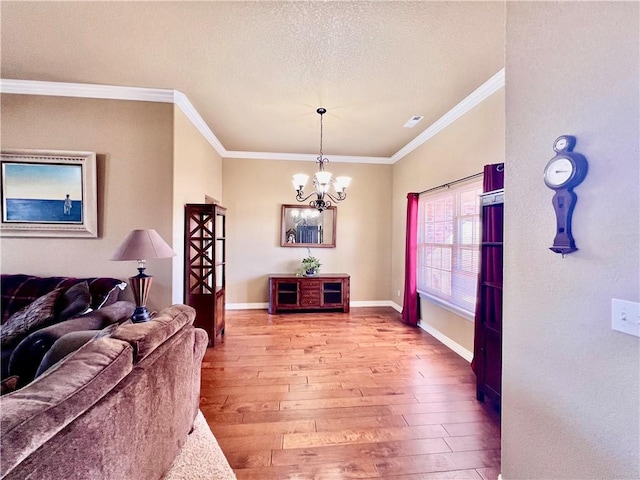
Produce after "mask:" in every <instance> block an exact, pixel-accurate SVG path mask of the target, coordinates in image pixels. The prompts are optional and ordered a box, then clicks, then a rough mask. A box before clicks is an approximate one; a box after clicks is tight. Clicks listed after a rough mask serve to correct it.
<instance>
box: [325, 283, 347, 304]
mask: <svg viewBox="0 0 640 480" xmlns="http://www.w3.org/2000/svg"><path fill="white" fill-rule="evenodd" d="M343 302H344V285H343V282H342V280H337V279H336V280H325V281H324V282H322V305H323V306H325V307H342V304H343Z"/></svg>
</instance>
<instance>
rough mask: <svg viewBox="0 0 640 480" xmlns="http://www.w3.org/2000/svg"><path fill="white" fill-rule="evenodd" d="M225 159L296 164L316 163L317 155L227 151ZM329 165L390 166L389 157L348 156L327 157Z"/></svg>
mask: <svg viewBox="0 0 640 480" xmlns="http://www.w3.org/2000/svg"><path fill="white" fill-rule="evenodd" d="M224 157H225V158H248V159H253V160H286V161H297V162H300V161H302V162H316V161H317V160H318V155H313V154H309V153H271V152H238V151H227V152H226V153H225V155H224ZM329 163H375V164H380V165H390V164H391V158H389V157H360V156H349V155H329Z"/></svg>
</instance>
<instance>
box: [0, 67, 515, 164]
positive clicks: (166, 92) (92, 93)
mask: <svg viewBox="0 0 640 480" xmlns="http://www.w3.org/2000/svg"><path fill="white" fill-rule="evenodd" d="M504 84H505V73H504V68H503V69H502V70H500V71H499V72H498V73H496V74H495V75H493V76H492V77H491V78H490V79H489V80H487V81H486V82H484V83H483V84H482V85H480V86H479V87H478V88H477V89H476V90H474V91H473V92H472V93H471V94H470V95H469V96H467V97H466V98H465V99H464V100H462V101H461V102H460V103H458V104H457V105H456V106H455V107H453V108H452V109H451V110H449V111H448V112H447V113H446V114H444V115H443V116H442V117H441V118H440V119H438V120H437V121H436V122H435V123H433V124H432V125H431V126H429V127H428V128H427V129H426V130H424V131H423V132H422V133H421V134H420V135H418V136H417V137H416V138H414V139H413V140H412V141H411V142H409V143H408V144H406V145H405V146H404V147H402V148H401V149H400V150H398V151H397V152H396V153H395V154H394V155H393V156H391V157H365V156H348V155H335V156H331V157H330V159H329V160H330V162H333V163H371V164H378V165H392V164H394V163H396V162H398V161H399V160H401V159H402V158H404V157H405V156H406V155H408V154H409V153H411V152H412V151H414V150H415V149H416V148H418V147H419V146H420V145H422V144H423V143H425V142H426V141H427V140H429V139H430V138H432V137H433V136H435V135H436V134H437V133H439V132H441V131H442V130H444V129H445V128H446V127H448V126H449V125H451V124H452V123H453V122H455V121H456V120H457V119H458V118H460V117H462V116H463V115H464V114H465V113H467V112H468V111H469V110H471V109H473V108H474V107H475V106H477V105H478V104H479V103H481V102H482V101H483V100H485V99H486V98H488V97H489V96H491V95H492V94H494V93H495V92H497V91H498V90H500V88H502V87H504ZM2 93H5V94H16V95H47V96H54V97H78V98H98V99H108V100H133V101H139V102H160V103H173V104H174V105H177V106H178V108H180V110H182V112H183V113H184V114H185V116H186V117H187V118H188V119H189V120H190V121H191V123H192V124H193V126H194V127H196V129H197V130H198V131H199V132H200V133H201V134H202V136H203V137H204V138H205V139H206V140H207V141H208V142H209V144H210V145H211V146H212V147H213V149H214V150H215V151H216V152H217V153H218V155H220V156H221V157H223V158H245V159H255V160H290V161H305V162H315V161H316V160H317V158H318V157H317V155H312V154H306V153H271V152H241V151H229V150H227V149H226V148H224V145H222V143H221V142H220V140H218V138H217V137H216V136H215V134H214V133H213V131H211V129H210V128H209V126H208V125H207V124H206V123H205V121H204V120H203V118H202V117H201V116H200V114H199V113H198V111H197V110H196V109H195V107H194V106H193V105H192V104H191V102H190V101H189V99H188V98H187V96H186V95H185V94H184V93H182V92H180V91H178V90H171V89H161V88H143V87H123V86H117V85H93V84H87V83H64V82H43V81H39V80H13V79H0V94H2Z"/></svg>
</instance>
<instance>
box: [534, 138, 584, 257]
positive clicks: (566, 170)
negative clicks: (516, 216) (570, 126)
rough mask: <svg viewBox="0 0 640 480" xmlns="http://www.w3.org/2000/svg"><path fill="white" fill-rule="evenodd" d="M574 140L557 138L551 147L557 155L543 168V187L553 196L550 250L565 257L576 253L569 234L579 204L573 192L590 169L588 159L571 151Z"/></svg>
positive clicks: (573, 242) (571, 236)
mask: <svg viewBox="0 0 640 480" xmlns="http://www.w3.org/2000/svg"><path fill="white" fill-rule="evenodd" d="M575 144H576V138H575V137H572V136H570V135H563V136H561V137H558V138H557V139H556V141H555V142H554V143H553V149H554V150H555V151H556V153H557V155H556V156H555V157H553V158H552V159H551V160H549V162H548V163H547V166H546V167H545V168H544V183H545V184H546V185H547V187H549V188H550V189H552V190H554V191H555V192H556V193H555V195H554V196H553V208H554V210H555V213H556V236H555V238H554V240H553V246H552V247H550V248H549V249H550V250H551V251H553V252H556V253H560V254H562V256H563V257H564V256H565V255H566V254H568V253H571V252H575V251H576V250H578V247H576V242H575V240H574V239H573V235H572V233H571V221H572V217H573V210H574V208H575V206H576V202H577V201H578V197H577V195H576V194H575V193H574V191H573V189H574V188H575V187H576V186H577V185H579V184H580V183H582V181H583V180H584V178H585V177H586V176H587V170H588V168H589V165H588V163H587V159H586V158H585V157H584V156H583V155H581V154H579V153H576V152H573V151H572V150H573V147H574V146H575Z"/></svg>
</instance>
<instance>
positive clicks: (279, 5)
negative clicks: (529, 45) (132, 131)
mask: <svg viewBox="0 0 640 480" xmlns="http://www.w3.org/2000/svg"><path fill="white" fill-rule="evenodd" d="M0 16H1V31H0V34H1V37H0V40H1V44H0V46H1V57H0V68H1V75H2V78H6V79H21V80H47V81H58V82H78V83H95V84H106V85H123V86H138V87H155V88H168V89H176V90H179V91H181V92H183V93H184V94H186V95H187V97H188V98H189V100H190V101H191V103H192V104H193V105H194V107H195V108H196V109H197V110H198V112H199V113H200V115H201V116H202V117H203V119H204V120H205V121H206V123H207V124H208V125H209V127H210V128H211V130H212V131H213V132H214V134H215V135H216V136H217V137H218V139H219V140H220V141H221V142H222V144H223V145H224V147H225V148H226V149H227V150H238V151H257V152H283V153H312V154H313V153H317V152H318V146H319V145H318V144H319V116H318V114H316V113H315V110H316V108H317V107H319V106H323V107H325V108H326V109H327V110H328V112H327V114H326V115H325V116H324V132H325V135H324V153H325V154H327V155H331V154H333V155H356V156H382V157H388V156H391V155H393V154H394V153H396V152H397V151H398V150H399V149H400V148H402V147H403V146H404V145H406V144H407V143H408V142H409V141H411V140H412V139H413V138H415V137H416V136H418V135H419V134H420V133H421V132H422V131H423V130H424V129H426V128H427V127H428V126H429V125H431V124H432V123H433V122H434V121H436V120H437V119H438V118H440V117H441V116H442V115H443V114H445V113H446V112H447V111H448V110H449V109H451V108H452V107H453V106H455V105H456V104H457V103H458V102H459V101H460V100H462V99H463V98H464V97H466V96H467V95H468V94H470V93H471V92H472V91H473V90H475V89H476V88H477V87H478V86H480V85H481V84H482V83H484V82H485V81H486V80H487V79H489V77H491V76H492V75H494V74H495V73H496V72H498V71H499V70H500V69H501V68H503V66H504V3H503V2H485V1H478V2H456V1H454V2H436V1H423V2H420V1H418V2H400V1H389V2H320V1H315V2H267V1H262V2H208V1H203V2H182V1H181V2H42V1H38V2H7V1H2V4H1V6H0ZM413 115H424V117H425V118H424V120H422V122H420V123H419V124H418V125H417V126H416V127H415V128H413V129H406V128H402V125H403V124H404V123H405V122H406V121H407V120H408V119H409V118H410V117H411V116H413Z"/></svg>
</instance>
